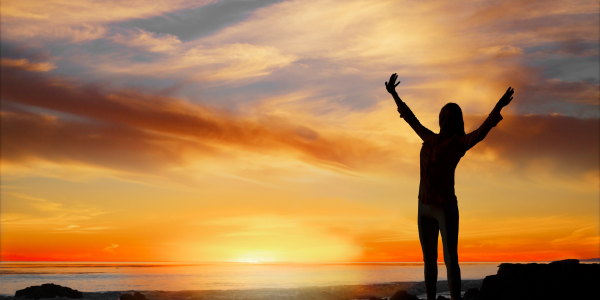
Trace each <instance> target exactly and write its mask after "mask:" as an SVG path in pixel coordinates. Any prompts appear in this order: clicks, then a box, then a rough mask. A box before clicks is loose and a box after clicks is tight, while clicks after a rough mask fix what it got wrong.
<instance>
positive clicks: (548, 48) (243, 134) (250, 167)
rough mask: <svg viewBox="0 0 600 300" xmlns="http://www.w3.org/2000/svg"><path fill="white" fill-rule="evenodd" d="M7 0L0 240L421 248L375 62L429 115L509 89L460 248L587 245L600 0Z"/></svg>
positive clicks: (267, 258)
mask: <svg viewBox="0 0 600 300" xmlns="http://www.w3.org/2000/svg"><path fill="white" fill-rule="evenodd" d="M1 5H2V9H1V10H0V14H1V20H0V22H1V24H0V25H1V35H2V40H1V42H0V46H1V53H0V54H1V60H0V65H1V89H0V100H1V102H0V103H1V109H0V117H1V127H0V129H1V136H0V137H1V147H0V150H1V153H0V154H1V157H0V172H1V186H0V188H1V191H0V192H1V194H0V197H1V198H0V200H1V202H0V204H1V207H0V216H1V222H0V225H1V227H0V234H1V235H0V237H1V239H0V260H1V261H198V262H207V261H227V262H300V263H304V262H306V263H314V262H420V261H422V253H421V248H420V244H419V239H418V232H417V203H418V202H417V201H418V199H417V195H418V188H419V150H420V147H421V141H420V140H419V137H418V136H417V135H416V134H415V133H414V132H413V131H412V130H411V129H410V127H409V126H408V125H407V124H406V123H405V122H404V121H403V120H402V119H400V118H399V115H398V113H397V111H396V106H395V104H394V102H393V100H392V98H391V96H390V95H389V94H387V92H386V90H385V87H384V82H385V81H386V80H387V79H388V78H389V76H390V74H392V73H398V75H399V79H400V80H401V82H402V83H401V84H400V85H399V86H398V88H397V90H398V93H399V95H400V97H401V98H402V99H403V100H404V101H405V102H406V103H407V104H408V106H409V107H411V109H412V110H413V112H414V113H415V115H416V116H417V117H418V118H419V120H420V121H421V123H423V125H425V126H426V127H428V128H430V129H431V130H432V131H434V132H438V131H439V126H438V114H439V110H440V109H441V107H442V106H443V105H444V104H446V103H447V102H455V103H457V104H459V105H460V106H461V108H462V110H463V113H464V117H465V126H466V128H465V129H466V130H467V131H471V130H474V129H476V128H477V127H478V126H479V125H480V124H481V123H482V122H483V120H484V119H485V117H486V116H487V114H489V112H490V111H491V109H492V108H493V106H494V105H495V103H496V102H497V101H498V99H499V98H500V97H501V96H502V94H503V93H504V91H505V90H506V88H507V87H508V86H512V87H514V89H515V96H514V100H513V102H512V103H511V105H510V106H508V107H507V108H506V109H505V110H504V111H503V112H502V114H503V116H504V120H503V121H502V122H500V124H499V125H498V126H497V127H495V128H494V129H493V130H492V131H491V132H490V134H489V135H488V136H487V138H486V139H485V140H484V141H483V142H482V143H480V144H478V145H477V146H475V147H474V148H473V149H472V150H470V151H469V152H468V153H467V154H466V155H465V156H464V157H463V158H462V160H461V163H460V164H459V166H458V168H457V171H456V194H457V197H458V203H459V210H460V235H459V246H458V247H459V248H458V253H459V258H460V260H461V261H465V262H467V261H472V262H477V261H550V260H560V259H566V258H577V259H588V258H595V257H600V203H599V199H600V190H599V188H598V187H599V186H600V165H599V163H600V162H599V155H598V153H600V121H599V120H600V110H599V100H598V99H599V98H600V86H599V82H600V78H599V76H600V75H599V73H600V58H599V57H600V56H599V55H600V52H599V51H600V47H599V45H598V40H599V39H600V32H599V30H600V29H599V28H600V14H599V11H600V4H598V1H557V0H550V1H523V0H521V1H518V0H517V1H487V0H485V1H484V0H474V1H460V2H451V1H424V2H418V1H417V2H415V1H379V0H377V1H373V0H348V1H326V0H314V1H313V0H311V1H295V0H287V1H277V0H245V1H244V0H236V1H229V0H222V1H208V0H207V1H188V0H177V1H172V0H168V1H167V0H164V1H162V0H161V1H156V0H154V1H147V0H136V1H128V2H127V4H125V3H123V2H122V1H113V0H109V1H92V0H84V1H62V0H49V1H41V2H40V1H35V2H34V1H30V0H19V1H12V0H10V1H9V0H6V1H5V0H3V1H2V4H1ZM439 244H440V249H441V241H440V243H439ZM439 259H440V261H441V260H443V257H442V255H440V258H439Z"/></svg>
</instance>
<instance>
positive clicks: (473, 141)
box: [461, 87, 515, 151]
mask: <svg viewBox="0 0 600 300" xmlns="http://www.w3.org/2000/svg"><path fill="white" fill-rule="evenodd" d="M514 93H515V90H514V89H513V88H512V87H509V88H508V90H506V93H504V96H502V98H500V100H499V101H498V103H497V104H496V106H495V107H494V109H493V110H492V112H491V113H490V115H489V116H488V117H487V119H485V121H484V122H483V124H481V126H479V128H478V129H477V130H475V131H473V132H471V133H469V134H467V135H465V136H463V137H462V138H461V143H462V144H463V145H464V146H465V151H467V150H469V149H471V148H473V146H475V145H477V143H479V142H481V141H482V140H483V139H484V138H485V136H486V135H487V134H488V132H490V130H492V127H495V126H496V125H498V123H499V122H500V121H501V120H502V115H501V114H500V111H501V110H502V109H503V108H504V107H505V106H507V105H508V104H509V103H510V101H512V99H513V97H512V95H513V94H514Z"/></svg>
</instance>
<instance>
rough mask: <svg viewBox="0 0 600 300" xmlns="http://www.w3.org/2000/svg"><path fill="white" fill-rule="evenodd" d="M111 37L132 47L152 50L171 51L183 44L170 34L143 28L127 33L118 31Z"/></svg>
mask: <svg viewBox="0 0 600 300" xmlns="http://www.w3.org/2000/svg"><path fill="white" fill-rule="evenodd" d="M111 39H112V40H113V41H114V42H116V43H120V44H126V45H127V46H129V47H131V48H141V49H144V50H146V51H150V52H169V51H173V50H175V49H177V48H178V47H179V46H181V41H180V40H179V39H178V38H177V37H175V36H173V35H170V34H163V35H158V34H154V33H151V32H147V31H143V30H139V29H138V30H128V31H127V34H120V33H117V34H115V35H114V36H112V37H111Z"/></svg>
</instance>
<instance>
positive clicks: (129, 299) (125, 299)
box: [119, 292, 147, 300]
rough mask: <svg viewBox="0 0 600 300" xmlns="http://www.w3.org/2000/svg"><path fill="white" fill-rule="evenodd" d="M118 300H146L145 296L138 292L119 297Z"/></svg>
mask: <svg viewBox="0 0 600 300" xmlns="http://www.w3.org/2000/svg"><path fill="white" fill-rule="evenodd" d="M119 300H147V299H146V296H144V295H143V294H142V293H140V292H135V293H133V294H123V295H121V297H119Z"/></svg>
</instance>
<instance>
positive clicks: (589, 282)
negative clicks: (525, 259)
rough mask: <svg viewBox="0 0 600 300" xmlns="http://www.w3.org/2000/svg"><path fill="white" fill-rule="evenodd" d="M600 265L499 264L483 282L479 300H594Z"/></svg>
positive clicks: (573, 262)
mask: <svg viewBox="0 0 600 300" xmlns="http://www.w3.org/2000/svg"><path fill="white" fill-rule="evenodd" d="M598 282H600V264H580V263H579V261H578V260H576V259H567V260H561V261H555V262H552V263H549V264H501V265H500V269H499V270H498V274H496V275H490V276H487V277H486V278H485V279H484V280H483V285H482V286H481V292H480V295H479V300H505V299H510V300H521V299H523V300H525V299H527V300H529V299H544V300H554V299H556V300H559V299H560V300H563V299H596V297H597V296H598V292H599V291H598Z"/></svg>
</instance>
